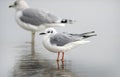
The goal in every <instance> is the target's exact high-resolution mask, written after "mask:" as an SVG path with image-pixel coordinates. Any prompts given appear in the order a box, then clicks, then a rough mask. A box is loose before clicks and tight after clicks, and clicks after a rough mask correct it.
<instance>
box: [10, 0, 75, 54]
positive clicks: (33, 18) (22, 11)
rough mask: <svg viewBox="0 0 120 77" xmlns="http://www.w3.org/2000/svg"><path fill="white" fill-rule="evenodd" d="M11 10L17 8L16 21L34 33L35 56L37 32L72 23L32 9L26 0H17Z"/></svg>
mask: <svg viewBox="0 0 120 77" xmlns="http://www.w3.org/2000/svg"><path fill="white" fill-rule="evenodd" d="M9 8H15V10H16V12H15V19H16V21H17V23H18V25H20V27H22V28H23V29H25V30H28V31H31V32H32V42H31V43H32V47H31V48H32V54H34V52H35V51H34V38H35V32H37V31H41V30H44V29H46V28H49V27H56V26H64V25H65V24H67V23H72V22H73V21H72V20H69V19H60V18H58V17H56V16H55V15H52V14H50V13H48V12H45V11H39V10H37V9H33V8H30V7H29V6H28V4H27V3H26V1H25V0H16V1H15V2H14V4H13V5H10V6H9Z"/></svg>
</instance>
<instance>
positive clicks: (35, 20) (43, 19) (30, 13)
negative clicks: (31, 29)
mask: <svg viewBox="0 0 120 77" xmlns="http://www.w3.org/2000/svg"><path fill="white" fill-rule="evenodd" d="M22 13H23V15H22V16H21V17H20V19H21V21H23V22H25V23H28V24H32V25H36V26H39V25H41V24H45V23H55V22H56V21H57V20H58V18H57V17H56V16H54V15H52V14H50V13H46V12H44V11H38V10H36V9H30V8H29V9H25V10H23V12H22Z"/></svg>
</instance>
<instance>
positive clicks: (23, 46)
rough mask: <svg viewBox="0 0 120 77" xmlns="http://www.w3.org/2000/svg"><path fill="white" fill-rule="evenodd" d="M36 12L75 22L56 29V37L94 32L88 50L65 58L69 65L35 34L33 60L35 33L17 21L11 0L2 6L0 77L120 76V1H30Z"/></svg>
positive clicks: (85, 47)
mask: <svg viewBox="0 0 120 77" xmlns="http://www.w3.org/2000/svg"><path fill="white" fill-rule="evenodd" d="M27 2H28V3H29V5H30V6H31V7H34V8H38V9H40V10H41V9H42V10H47V11H50V12H51V13H53V14H55V15H56V16H59V17H62V18H68V19H74V20H76V21H77V22H76V23H74V24H70V25H67V26H66V27H62V28H56V29H57V31H58V32H69V33H84V32H88V31H96V34H97V36H96V37H93V38H90V39H88V40H90V41H91V42H90V43H89V44H86V45H81V46H78V47H77V48H75V49H73V50H71V51H69V52H66V53H65V62H64V63H62V62H61V61H60V62H58V63H57V62H56V57H57V54H56V53H52V52H49V51H47V50H46V49H45V48H44V47H43V45H42V36H39V32H38V33H36V38H35V41H36V44H35V52H36V54H35V55H34V56H33V55H31V43H30V42H29V41H30V40H31V34H30V32H28V31H25V30H23V29H22V28H20V27H19V26H18V25H17V24H16V21H15V19H14V13H15V11H14V9H9V8H8V6H9V5H10V4H12V3H13V1H12V0H1V1H0V10H1V11H0V77H120V52H119V51H120V30H119V29H120V22H119V20H120V15H119V14H120V1H119V0H51V1H48V0H27Z"/></svg>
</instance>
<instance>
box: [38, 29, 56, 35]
mask: <svg viewBox="0 0 120 77" xmlns="http://www.w3.org/2000/svg"><path fill="white" fill-rule="evenodd" d="M56 33H57V31H56V30H55V29H54V28H48V29H46V30H45V31H44V32H42V33H40V35H55V34H56Z"/></svg>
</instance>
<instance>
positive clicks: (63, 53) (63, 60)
mask: <svg viewBox="0 0 120 77" xmlns="http://www.w3.org/2000/svg"><path fill="white" fill-rule="evenodd" d="M61 61H64V52H62V59H61Z"/></svg>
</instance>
